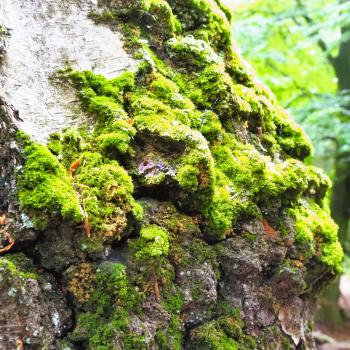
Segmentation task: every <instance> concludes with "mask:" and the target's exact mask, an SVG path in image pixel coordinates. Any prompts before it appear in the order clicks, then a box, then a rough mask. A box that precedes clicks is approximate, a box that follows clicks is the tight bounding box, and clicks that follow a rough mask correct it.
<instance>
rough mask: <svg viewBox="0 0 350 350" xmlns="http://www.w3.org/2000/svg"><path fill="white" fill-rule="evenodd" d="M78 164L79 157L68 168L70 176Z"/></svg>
mask: <svg viewBox="0 0 350 350" xmlns="http://www.w3.org/2000/svg"><path fill="white" fill-rule="evenodd" d="M79 164H80V159H77V160H76V161H74V162H73V163H72V165H71V166H70V168H69V175H70V177H73V173H74V172H75V171H76V170H77V169H78V167H79Z"/></svg>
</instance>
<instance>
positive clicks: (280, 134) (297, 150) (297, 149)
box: [274, 113, 312, 160]
mask: <svg viewBox="0 0 350 350" xmlns="http://www.w3.org/2000/svg"><path fill="white" fill-rule="evenodd" d="M274 123H275V125H276V130H277V131H276V140H277V142H278V143H279V145H280V146H281V147H282V149H283V150H284V151H285V152H286V153H287V154H288V155H289V156H291V157H295V158H297V159H301V160H303V159H305V158H307V157H308V156H310V155H311V153H312V146H311V141H310V139H309V138H308V137H307V136H306V135H305V133H304V132H303V130H302V129H301V128H300V127H298V126H297V125H296V124H295V123H294V122H293V121H292V120H291V118H290V117H289V116H287V115H285V114H282V113H277V114H276V115H275V118H274Z"/></svg>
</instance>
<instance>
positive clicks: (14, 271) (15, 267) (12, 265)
mask: <svg viewBox="0 0 350 350" xmlns="http://www.w3.org/2000/svg"><path fill="white" fill-rule="evenodd" d="M0 268H5V269H6V270H7V271H8V272H9V273H10V274H11V275H12V277H19V278H21V279H35V280H37V279H39V277H40V276H39V274H38V273H37V271H36V270H35V269H34V266H33V263H32V262H31V261H30V260H29V259H28V258H27V257H26V256H25V255H24V254H23V253H17V254H10V255H6V257H2V258H0Z"/></svg>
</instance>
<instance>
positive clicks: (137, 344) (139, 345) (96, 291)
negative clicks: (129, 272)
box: [71, 262, 147, 350]
mask: <svg viewBox="0 0 350 350" xmlns="http://www.w3.org/2000/svg"><path fill="white" fill-rule="evenodd" d="M139 303H140V297H139V295H138V293H137V292H136V291H135V290H134V289H133V287H132V286H131V285H130V284H129V282H128V279H127V276H126V271H125V266H124V265H122V264H119V263H109V262H105V263H103V264H102V265H100V266H99V267H98V269H97V270H96V274H95V277H94V282H93V289H92V292H91V296H90V298H89V300H88V301H87V302H86V305H85V306H84V309H85V311H84V312H80V313H78V316H77V326H76V328H75V330H74V332H73V334H72V336H71V338H72V339H73V340H74V341H83V342H87V344H88V347H89V349H92V350H100V349H104V350H112V349H114V348H115V346H116V344H115V342H114V340H115V334H116V332H119V335H120V336H119V337H118V339H119V340H120V341H121V342H122V345H123V348H124V349H130V350H131V349H136V350H137V349H140V350H141V349H142V350H143V349H146V348H147V347H146V344H145V342H144V340H143V338H142V337H140V336H138V335H136V334H134V333H133V332H132V331H131V330H130V328H129V324H130V312H131V310H132V311H133V312H137V310H138V307H139V306H138V305H139Z"/></svg>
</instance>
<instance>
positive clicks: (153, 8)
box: [142, 0, 181, 37]
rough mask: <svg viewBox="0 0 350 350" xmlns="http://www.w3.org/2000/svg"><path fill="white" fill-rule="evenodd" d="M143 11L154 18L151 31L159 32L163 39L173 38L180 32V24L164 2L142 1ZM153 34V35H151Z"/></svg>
mask: <svg viewBox="0 0 350 350" xmlns="http://www.w3.org/2000/svg"><path fill="white" fill-rule="evenodd" d="M142 6H143V9H144V11H146V12H148V13H149V14H151V15H152V16H153V18H154V22H155V23H154V25H153V29H156V30H157V31H159V32H161V34H162V35H163V36H164V37H169V36H173V35H174V34H175V33H176V32H178V31H180V30H181V24H180V22H179V21H178V20H177V18H176V17H175V16H174V15H173V12H172V9H171V7H170V6H169V4H168V3H167V1H165V0H143V5H142ZM152 34H153V33H152Z"/></svg>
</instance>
